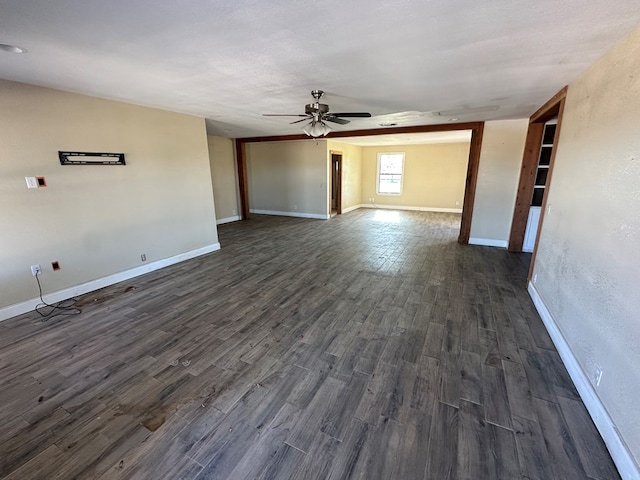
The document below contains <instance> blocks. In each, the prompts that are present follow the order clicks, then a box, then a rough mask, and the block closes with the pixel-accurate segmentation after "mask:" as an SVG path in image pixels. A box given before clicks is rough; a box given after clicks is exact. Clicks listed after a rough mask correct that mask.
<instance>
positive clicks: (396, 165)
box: [380, 153, 403, 175]
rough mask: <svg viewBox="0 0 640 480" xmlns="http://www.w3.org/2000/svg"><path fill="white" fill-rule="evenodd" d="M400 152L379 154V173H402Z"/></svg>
mask: <svg viewBox="0 0 640 480" xmlns="http://www.w3.org/2000/svg"><path fill="white" fill-rule="evenodd" d="M402 159H403V155H402V154H398V153H395V154H381V155H380V173H381V174H382V173H395V174H398V175H402Z"/></svg>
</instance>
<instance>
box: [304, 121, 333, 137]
mask: <svg viewBox="0 0 640 480" xmlns="http://www.w3.org/2000/svg"><path fill="white" fill-rule="evenodd" d="M302 131H303V132H304V133H306V134H307V135H309V136H310V137H313V138H318V137H323V136H325V135H326V134H328V133H329V132H330V131H331V127H329V125H327V124H326V123H324V122H323V121H322V120H320V121H316V120H312V121H311V122H309V123H308V124H306V125H305V126H304V127H302Z"/></svg>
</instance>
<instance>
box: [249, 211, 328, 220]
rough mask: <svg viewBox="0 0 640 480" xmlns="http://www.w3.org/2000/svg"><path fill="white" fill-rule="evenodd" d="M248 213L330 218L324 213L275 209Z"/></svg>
mask: <svg viewBox="0 0 640 480" xmlns="http://www.w3.org/2000/svg"><path fill="white" fill-rule="evenodd" d="M249 212H250V213H255V214H257V215H277V216H280V217H299V218H319V219H321V220H327V219H328V218H331V217H330V216H329V215H328V214H326V213H303V212H277V211H275V210H254V209H251V210H249Z"/></svg>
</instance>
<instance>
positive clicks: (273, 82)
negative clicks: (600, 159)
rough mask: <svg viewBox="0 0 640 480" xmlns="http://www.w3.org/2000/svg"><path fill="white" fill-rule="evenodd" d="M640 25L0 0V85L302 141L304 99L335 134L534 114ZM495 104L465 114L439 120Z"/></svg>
mask: <svg viewBox="0 0 640 480" xmlns="http://www.w3.org/2000/svg"><path fill="white" fill-rule="evenodd" d="M639 22H640V8H639V7H638V0H615V1H611V0H510V1H505V0H483V1H481V2H478V1H477V0H430V1H428V0H386V1H384V2H372V1H371V0H350V1H344V0H342V1H337V0H325V1H323V2H318V1H315V0H314V1H312V0H269V1H259V0H235V1H230V0H190V1H186V0H183V1H176V0H171V1H169V0H163V1H157V0H154V1H151V0H137V1H130V0H56V1H52V0H22V1H20V0H0V43H10V44H14V45H19V46H21V47H24V48H26V49H28V50H29V53H27V54H24V55H15V54H9V53H5V52H0V77H2V78H5V79H9V80H15V81H20V82H26V83H32V84H36V85H43V86H48V87H53V88H58V89H62V90H68V91H73V92H80V93H85V94H88V95H94V96H98V97H104V98H111V99H116V100H122V101H125V102H131V103H136V104H140V105H147V106H152V107H159V108H163V109H168V110H173V111H178V112H185V113H190V114H194V115H199V116H203V117H206V118H207V127H208V130H209V132H210V133H214V134H218V135H225V136H232V137H234V136H235V137H243V136H255V135H274V134H288V133H298V132H300V128H301V127H300V125H289V124H288V122H287V119H285V118H266V117H262V116H261V114H262V113H302V112H303V109H304V105H305V104H306V103H309V101H310V100H311V96H310V95H309V91H310V90H312V89H314V88H319V89H323V90H325V91H326V92H327V95H326V97H325V101H326V103H328V104H329V105H330V106H331V109H332V111H334V112H337V111H343V112H344V111H369V112H371V113H372V114H373V115H375V117H374V118H371V119H357V120H354V121H353V122H352V123H351V124H350V125H348V126H346V127H341V126H336V128H335V129H336V130H348V129H359V128H376V127H378V126H379V124H380V123H398V124H399V125H417V124H434V123H443V121H444V122H447V121H473V120H489V119H498V118H514V117H523V116H528V115H530V114H531V113H532V112H533V111H534V110H535V109H536V108H537V107H538V106H540V105H541V104H542V103H544V102H545V101H546V100H547V99H548V98H549V97H551V96H552V95H553V94H555V93H556V92H557V91H558V90H559V89H560V88H561V87H562V86H564V85H565V84H567V83H569V82H571V81H572V80H573V79H575V78H576V77H577V76H578V75H579V74H580V73H582V72H583V71H584V70H585V69H586V68H587V67H588V66H589V65H590V64H592V63H593V62H594V61H595V60H596V59H597V58H598V57H599V56H601V55H602V54H603V53H604V52H605V51H606V50H607V49H609V48H610V47H611V46H612V45H613V44H614V43H616V42H617V41H618V40H619V39H620V38H621V37H622V36H623V35H624V34H626V33H627V32H629V31H631V30H632V29H633V28H634V27H635V26H636V25H637V24H638V23H639ZM491 105H494V106H499V109H498V110H496V111H488V112H486V111H485V112H473V113H470V114H463V115H456V117H458V118H459V120H449V119H447V118H443V117H438V116H434V115H432V114H430V113H429V112H433V111H439V110H455V109H460V108H464V107H468V108H475V107H482V106H491Z"/></svg>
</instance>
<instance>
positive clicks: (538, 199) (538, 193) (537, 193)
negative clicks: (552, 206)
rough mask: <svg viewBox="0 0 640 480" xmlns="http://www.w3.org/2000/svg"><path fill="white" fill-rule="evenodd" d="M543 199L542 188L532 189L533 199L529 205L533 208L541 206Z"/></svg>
mask: <svg viewBox="0 0 640 480" xmlns="http://www.w3.org/2000/svg"><path fill="white" fill-rule="evenodd" d="M543 197H544V187H541V188H540V187H536V188H534V189H533V199H532V200H531V205H532V206H534V207H541V206H542V198H543Z"/></svg>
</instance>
